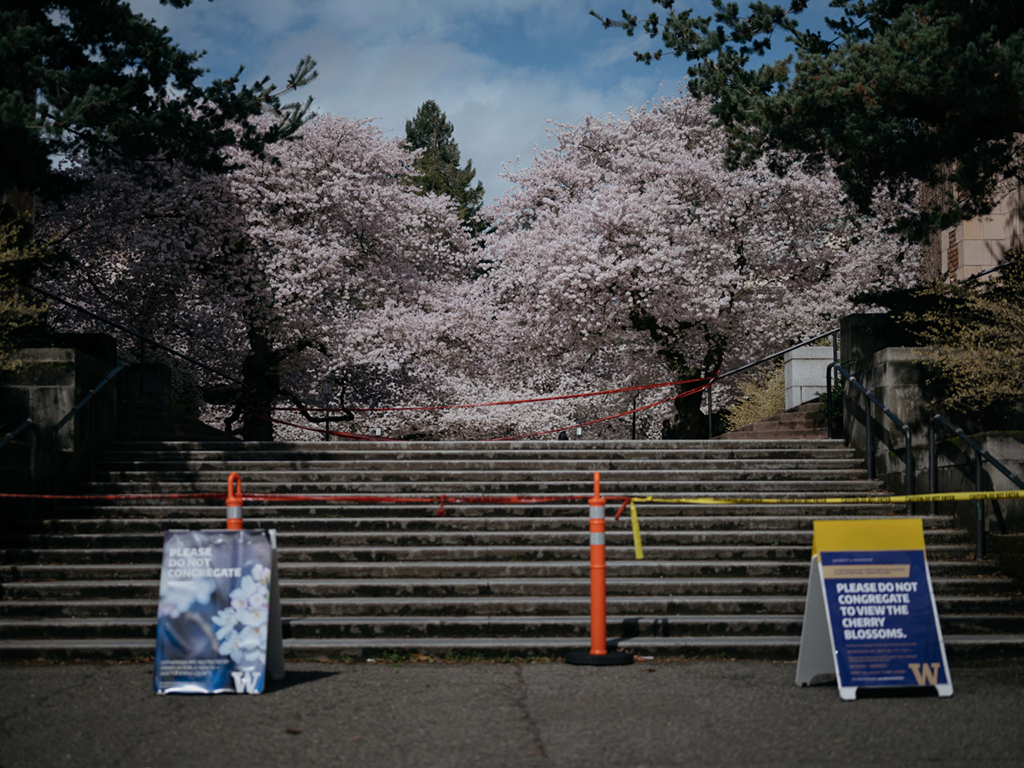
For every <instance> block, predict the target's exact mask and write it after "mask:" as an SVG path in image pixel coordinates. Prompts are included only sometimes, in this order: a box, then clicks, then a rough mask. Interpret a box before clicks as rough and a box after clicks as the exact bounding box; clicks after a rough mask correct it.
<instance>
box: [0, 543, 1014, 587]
mask: <svg viewBox="0 0 1024 768" xmlns="http://www.w3.org/2000/svg"><path fill="white" fill-rule="evenodd" d="M579 549H582V548H579ZM117 551H118V550H114V551H113V552H117ZM647 553H648V554H649V557H648V558H645V559H643V560H636V559H635V558H634V557H633V550H632V549H627V548H625V547H618V548H610V550H609V551H608V553H607V554H608V563H609V564H610V565H609V570H610V571H611V572H612V573H613V574H614V575H615V576H617V577H620V578H621V577H645V578H663V577H664V576H672V577H683V576H685V577H697V576H713V577H732V578H737V577H742V578H779V577H786V578H803V579H806V578H807V573H808V565H807V563H806V562H800V561H794V560H793V559H792V558H790V557H776V558H769V559H755V556H756V555H757V554H762V553H758V552H757V551H756V550H754V551H751V550H749V549H748V548H745V547H744V548H736V549H735V550H734V554H735V556H734V557H724V556H722V553H721V552H720V551H718V550H717V549H710V548H709V549H707V550H705V551H703V552H701V553H700V554H703V555H706V556H705V557H697V558H694V559H683V558H684V557H685V556H686V555H688V554H689V552H679V551H678V550H677V549H675V548H669V547H652V548H649V549H648V550H647ZM366 554H369V555H370V557H366V556H365V555H366ZM787 554H788V553H787ZM474 555H475V556H474ZM453 556H454V557H453ZM111 557H113V555H112V556H111ZM311 557H315V558H318V559H316V560H310V559H309V558H311ZM160 561H161V552H160V551H159V550H154V551H152V552H147V556H143V555H139V556H136V557H134V558H131V561H130V562H117V561H114V560H107V561H106V562H71V563H69V562H63V563H60V564H31V565H17V566H10V565H7V566H0V580H4V581H14V580H15V579H19V580H23V581H26V582H59V581H84V580H90V579H91V580H101V581H109V580H112V579H117V580H129V581H130V580H140V579H141V580H146V579H152V580H159V578H160ZM930 568H931V573H932V575H933V576H935V577H939V578H942V577H952V576H958V577H962V578H968V577H971V578H978V577H980V576H993V575H995V574H996V573H997V572H998V571H997V570H996V568H995V566H994V565H993V564H990V563H977V562H975V561H973V560H963V561H957V560H952V561H938V562H935V561H933V562H932V563H931V564H930ZM280 574H281V577H282V578H283V579H300V578H308V579H327V578H331V579H363V580H366V579H374V578H380V579H396V578H438V579H452V578H479V577H485V578H541V577H543V578H547V577H552V578H556V577H557V578H566V577H572V578H588V575H589V560H588V558H587V554H586V552H583V553H581V554H576V552H575V551H571V550H570V551H566V550H542V551H540V552H534V551H531V550H530V549H528V548H525V547H524V548H517V549H515V550H513V551H510V552H498V553H494V555H493V556H492V557H488V556H487V553H486V552H482V551H479V550H473V551H472V552H471V553H469V554H467V553H465V552H461V551H459V552H454V551H453V550H452V549H451V548H437V549H435V550H432V551H430V552H424V551H422V550H414V551H411V552H410V551H409V550H406V549H395V550H384V551H380V550H369V552H368V553H364V551H363V550H329V551H326V552H325V551H323V550H310V551H306V550H302V551H296V552H287V551H282V552H281V561H280Z"/></svg>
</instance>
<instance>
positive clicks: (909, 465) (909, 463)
mask: <svg viewBox="0 0 1024 768" xmlns="http://www.w3.org/2000/svg"><path fill="white" fill-rule="evenodd" d="M833 370H835V371H837V372H838V373H839V374H840V375H841V376H842V377H843V378H845V379H846V380H847V381H849V382H850V383H851V384H853V386H854V387H855V388H856V389H858V390H860V392H861V393H862V394H863V395H864V397H865V398H866V400H867V404H866V405H865V407H864V430H865V433H866V442H867V449H866V453H867V468H868V480H874V479H875V451H874V435H873V434H872V429H871V405H872V404H874V405H875V406H877V407H878V409H879V410H880V411H881V412H882V413H884V414H885V415H886V416H888V417H889V418H890V419H892V420H893V422H895V423H896V426H898V427H899V428H900V429H901V430H902V431H903V437H904V439H905V441H906V449H905V450H906V453H905V460H904V461H905V463H906V472H907V476H906V489H907V495H908V496H912V495H913V493H914V453H913V451H912V450H911V447H910V427H908V426H907V425H906V424H904V423H903V422H902V421H901V420H900V419H899V418H898V417H897V416H896V414H894V413H893V412H892V411H890V410H889V409H888V408H886V407H885V406H884V405H883V404H882V401H881V400H879V399H878V398H877V397H875V396H874V395H872V394H871V393H870V392H868V390H867V389H866V388H865V387H864V385H863V384H861V383H860V382H859V381H857V379H856V378H854V376H852V375H851V374H850V373H849V372H847V371H846V369H844V368H843V366H841V365H839V363H829V365H828V368H826V369H825V397H826V398H827V399H828V402H829V403H831V402H832V371H833ZM828 436H829V439H831V438H832V411H831V409H830V410H829V414H828Z"/></svg>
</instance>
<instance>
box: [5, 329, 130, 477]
mask: <svg viewBox="0 0 1024 768" xmlns="http://www.w3.org/2000/svg"><path fill="white" fill-rule="evenodd" d="M18 358H19V359H20V362H21V365H20V366H19V368H18V369H17V370H16V372H15V373H14V374H13V375H12V376H11V377H10V379H9V381H8V383H7V384H6V385H5V387H4V397H5V399H6V401H7V405H8V407H9V408H10V409H11V411H12V412H13V413H15V414H19V413H20V414H22V415H21V417H20V418H25V417H29V416H30V417H31V418H32V420H33V421H34V422H35V430H36V451H35V456H34V457H29V456H28V454H27V452H26V451H15V452H14V453H13V454H10V455H8V456H4V457H0V458H2V460H3V462H4V465H5V466H6V467H7V468H8V470H9V474H8V482H9V483H10V482H12V481H13V482H14V483H15V484H20V485H22V486H24V485H26V484H28V483H26V482H25V481H26V480H27V479H28V478H27V475H28V473H29V471H30V467H31V468H32V469H34V470H35V473H36V476H35V478H34V482H33V483H32V485H34V486H35V489H36V490H37V491H46V490H51V489H52V490H66V489H68V488H71V487H73V486H74V485H75V483H77V482H79V481H80V480H82V479H84V478H85V477H86V476H87V475H88V473H89V472H90V471H91V468H92V463H93V462H94V460H95V459H96V457H97V456H98V455H99V454H100V453H101V452H102V450H103V449H104V448H105V447H106V446H107V445H109V444H110V443H112V442H113V440H114V439H115V438H116V436H117V428H118V420H117V413H118V395H117V386H116V383H112V384H111V385H109V386H107V387H105V388H104V389H103V390H101V391H100V392H99V393H97V395H96V396H95V397H94V398H93V399H92V400H91V401H90V403H89V404H88V406H87V407H86V408H83V409H82V410H81V411H80V412H79V414H78V415H77V416H76V417H75V418H73V419H72V420H71V421H70V422H69V423H68V424H66V425H65V426H64V427H62V428H61V429H60V431H59V432H58V433H57V435H56V449H57V454H56V460H57V464H56V466H54V465H53V452H52V447H53V445H54V441H53V430H54V427H56V426H57V424H58V423H59V422H60V421H61V419H63V418H64V417H65V416H66V415H67V414H68V413H70V412H71V410H72V408H74V406H75V405H76V404H77V403H78V402H80V401H81V400H82V399H83V398H84V397H85V396H86V395H87V394H88V392H89V390H90V389H92V388H93V387H94V386H96V385H97V384H98V383H99V382H100V381H102V380H103V378H104V377H105V376H106V375H107V374H108V373H110V371H111V370H112V369H113V368H114V365H115V364H116V363H115V364H112V363H111V361H109V360H102V359H97V358H96V357H93V356H92V355H89V354H87V353H85V352H83V351H82V350H80V349H73V348H67V347H64V348H35V349H23V350H21V351H20V352H19V353H18ZM19 420H20V419H19ZM5 452H6V451H5ZM12 478H13V480H12ZM19 478H20V481H19Z"/></svg>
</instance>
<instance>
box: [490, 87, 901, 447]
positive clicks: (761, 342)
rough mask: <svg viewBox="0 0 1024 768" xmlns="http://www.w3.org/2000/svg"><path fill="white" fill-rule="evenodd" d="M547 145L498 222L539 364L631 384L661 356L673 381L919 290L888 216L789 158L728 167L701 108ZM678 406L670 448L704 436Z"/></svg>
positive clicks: (595, 128) (511, 282) (580, 129)
mask: <svg viewBox="0 0 1024 768" xmlns="http://www.w3.org/2000/svg"><path fill="white" fill-rule="evenodd" d="M551 138H552V141H553V142H554V146H553V147H552V148H550V149H545V150H543V151H540V152H539V153H538V154H537V156H536V159H535V161H534V163H533V165H531V166H529V167H526V168H523V169H514V170H512V171H511V172H510V173H509V174H508V176H507V178H508V179H509V180H510V181H512V182H513V183H514V184H515V186H514V188H513V189H512V190H511V191H510V192H509V193H507V194H506V195H505V196H504V197H503V198H501V199H500V200H499V201H498V202H497V203H496V204H495V205H493V206H492V207H491V208H490V209H488V211H487V214H488V215H489V217H490V219H491V221H492V222H493V226H494V232H493V234H491V235H490V236H489V238H488V240H487V250H486V257H487V259H488V260H489V261H490V262H491V263H492V264H493V267H492V269H491V271H490V273H489V274H488V277H487V280H488V283H489V287H490V289H491V290H492V291H493V292H494V302H495V303H496V304H497V305H500V306H506V307H509V308H511V309H513V310H514V312H515V314H516V315H517V316H518V317H519V318H520V322H521V323H522V325H523V327H524V328H525V329H528V333H524V334H523V336H522V339H521V343H522V344H524V345H526V346H527V347H528V348H529V352H528V354H527V355H526V356H527V357H532V358H533V359H534V360H535V364H536V365H543V364H548V365H558V366H560V367H562V368H565V369H569V368H580V369H582V368H585V367H593V368H597V369H600V368H601V367H606V368H607V367H615V368H618V369H619V370H620V371H628V370H630V368H631V367H635V366H637V365H646V366H648V367H651V365H652V362H651V357H652V356H654V357H656V358H657V359H658V360H659V361H660V364H661V366H662V368H663V371H664V375H666V376H667V377H670V379H672V378H674V379H679V380H683V379H692V378H696V377H700V376H713V375H714V374H715V373H716V372H718V371H720V370H725V369H728V368H729V367H730V366H733V365H735V364H737V363H742V362H749V361H753V360H754V359H756V358H757V357H758V356H760V355H761V354H762V353H767V352H771V351H775V350H777V349H780V348H782V347H784V346H786V345H787V344H789V343H792V342H794V341H796V340H800V339H801V338H807V337H809V336H811V335H814V334H816V333H820V332H822V331H824V330H827V329H828V328H829V327H831V326H832V325H833V324H835V323H836V322H837V321H838V319H839V318H840V316H842V315H843V314H844V313H845V312H847V311H848V310H849V307H850V303H849V297H850V296H851V295H852V294H855V293H858V292H860V291H863V290H866V289H868V288H873V287H877V286H882V285H886V286H898V285H906V284H908V283H909V282H911V281H912V280H913V275H914V270H915V265H916V260H917V248H916V247H914V246H912V245H910V244H908V243H907V242H905V241H903V240H901V239H899V238H898V237H896V236H894V235H892V234H891V233H890V227H889V225H890V224H891V222H892V221H893V220H894V219H895V216H896V214H897V213H900V212H902V211H900V210H898V209H897V206H896V204H895V203H892V202H889V201H887V200H884V199H882V198H881V197H879V198H877V199H876V204H875V212H874V215H873V216H863V215H858V214H857V213H856V209H855V208H854V207H852V206H851V205H850V203H849V201H848V200H847V199H846V198H844V196H843V194H842V193H841V190H840V185H839V183H838V181H837V179H836V177H835V174H834V173H833V172H832V171H831V169H830V168H828V167H824V166H821V165H818V166H814V165H811V164H809V163H808V162H805V161H803V160H802V159H801V158H800V157H796V156H791V155H779V154H776V155H767V156H765V157H763V158H761V159H760V160H759V161H758V162H757V163H755V164H754V165H753V166H752V167H750V168H744V169H739V170H727V169H726V168H725V165H724V162H723V161H724V156H725V150H726V137H725V134H724V132H723V131H722V129H720V128H717V127H715V126H714V124H713V120H712V119H711V118H710V115H709V104H708V102H706V101H699V100H696V99H693V98H675V99H667V100H663V101H662V102H661V103H659V104H657V105H654V106H648V107H645V108H642V109H631V110H629V111H628V113H627V114H626V116H625V117H623V118H621V119H614V118H609V119H599V118H593V117H590V118H587V119H585V120H583V121H581V122H580V123H578V124H576V125H558V126H555V127H554V129H553V130H552V132H551ZM542 361H546V363H545V362H542ZM640 361H644V362H643V363H641V362H640ZM684 386H685V385H684ZM676 405H677V412H676V414H675V420H674V424H673V426H672V430H671V434H672V435H674V436H679V437H683V436H693V437H696V436H701V435H703V434H706V431H705V429H706V428H705V427H704V426H703V420H702V419H701V417H700V413H699V405H700V403H699V398H693V397H690V398H680V399H679V400H677V401H676Z"/></svg>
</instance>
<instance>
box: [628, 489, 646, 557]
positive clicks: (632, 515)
mask: <svg viewBox="0 0 1024 768" xmlns="http://www.w3.org/2000/svg"><path fill="white" fill-rule="evenodd" d="M629 519H630V520H631V521H632V523H633V547H634V549H636V559H637V560H643V559H644V548H643V545H642V544H641V543H640V518H639V517H638V516H637V514H636V504H634V503H633V500H632V499H630V500H629Z"/></svg>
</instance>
